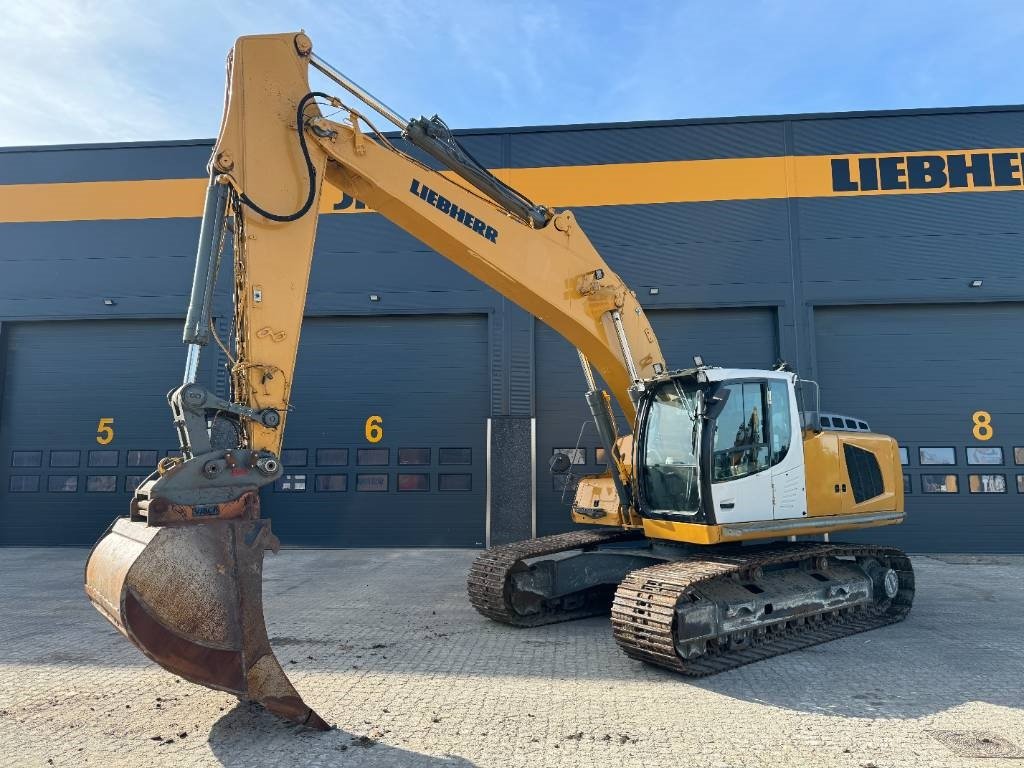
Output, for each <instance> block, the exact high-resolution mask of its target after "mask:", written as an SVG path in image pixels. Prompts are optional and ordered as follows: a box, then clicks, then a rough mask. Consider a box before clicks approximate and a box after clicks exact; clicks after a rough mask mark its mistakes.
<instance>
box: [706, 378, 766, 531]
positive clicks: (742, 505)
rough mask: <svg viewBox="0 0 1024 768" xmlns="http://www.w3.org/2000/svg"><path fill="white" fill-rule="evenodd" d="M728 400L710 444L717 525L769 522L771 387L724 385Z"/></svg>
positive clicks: (722, 394)
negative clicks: (769, 407)
mask: <svg viewBox="0 0 1024 768" xmlns="http://www.w3.org/2000/svg"><path fill="white" fill-rule="evenodd" d="M716 396H717V397H724V398H725V402H724V404H723V405H722V408H721V410H720V411H719V413H718V416H717V417H716V418H715V421H714V434H713V435H712V439H711V443H712V449H711V495H712V503H713V504H714V511H715V518H716V520H717V521H718V522H719V523H739V522H750V521H755V520H771V519H772V518H773V517H774V514H775V512H774V502H773V499H772V473H771V471H770V470H771V463H770V458H771V451H770V447H769V442H768V425H767V423H766V418H765V416H766V413H767V407H766V406H767V387H766V382H764V381H737V382H729V383H725V384H722V385H720V386H719V387H718V389H717V390H716Z"/></svg>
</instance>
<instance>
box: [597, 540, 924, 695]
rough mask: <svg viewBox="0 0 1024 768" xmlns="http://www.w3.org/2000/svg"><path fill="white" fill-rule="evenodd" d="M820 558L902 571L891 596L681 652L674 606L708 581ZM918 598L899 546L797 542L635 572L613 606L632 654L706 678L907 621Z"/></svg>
mask: <svg viewBox="0 0 1024 768" xmlns="http://www.w3.org/2000/svg"><path fill="white" fill-rule="evenodd" d="M820 557H846V558H849V557H874V558H877V559H879V560H880V561H881V562H883V563H887V564H888V566H889V567H890V568H892V569H893V570H894V571H895V572H896V574H897V576H898V577H899V588H898V591H897V593H896V596H895V597H894V598H893V599H891V600H886V601H884V602H881V603H873V604H869V605H860V606H852V607H849V608H840V609H836V610H828V611H823V612H820V613H817V614H813V615H810V616H806V617H802V618H799V619H791V620H787V621H779V622H775V623H772V624H766V625H762V627H761V628H758V629H757V630H756V631H753V632H751V631H749V630H748V631H747V632H746V633H745V635H744V638H743V642H742V643H739V642H734V639H733V638H730V637H728V636H723V637H718V638H715V639H713V640H712V641H710V642H708V643H707V646H706V650H705V652H704V653H703V654H702V655H700V656H697V657H694V658H689V659H683V658H682V657H681V656H680V655H679V654H678V653H677V652H676V645H675V637H674V631H675V609H676V606H677V605H678V604H679V602H680V601H681V600H686V599H688V596H689V594H690V593H691V592H692V591H693V590H695V589H697V588H699V586H700V585H701V584H703V583H706V582H709V581H711V580H714V579H719V578H722V577H728V576H731V575H732V574H744V573H749V572H752V571H755V570H756V569H758V568H763V567H766V566H774V565H780V564H785V563H793V562H798V561H801V560H807V559H811V558H820ZM913 601H914V571H913V568H912V566H911V564H910V559H909V558H908V557H907V556H906V555H905V554H904V553H903V552H901V551H900V550H898V549H892V548H889V547H875V546H862V545H857V544H824V543H812V542H796V543H792V544H786V545H774V546H769V547H766V548H758V549H744V550H735V551H734V552H732V553H718V552H716V553H708V555H707V556H696V557H693V558H689V559H686V560H681V561H675V562H669V563H662V564H660V565H653V566H651V567H649V568H641V569H639V570H636V571H633V572H632V573H630V574H629V575H628V576H627V577H626V578H625V579H624V580H623V582H622V583H621V584H620V585H619V588H618V590H617V591H616V593H615V600H614V602H613V605H612V628H613V631H614V635H615V641H616V642H617V643H618V644H619V647H620V648H622V650H623V651H625V652H626V654H627V655H628V656H630V657H632V658H634V659H639V660H640V661H645V662H648V663H650V664H657V665H658V666H662V667H666V668H668V669H671V670H674V671H676V672H680V673H682V674H684V675H689V676H695V677H700V676H704V675H712V674H715V673H717V672H722V671H725V670H727V669H733V668H734V667H739V666H743V665H744V664H750V663H751V662H754V661H760V660H761V659H766V658H769V657H771V656H778V655H780V654H783V653H789V652H790V651H795V650H798V649H800V648H806V647H808V646H812V645H817V644H818V643H824V642H828V641H829V640H835V639H838V638H841V637H846V636H847V635H852V634H856V633H858V632H865V631H867V630H870V629H874V628H876V627H881V626H885V625H887V624H893V623H895V622H898V621H901V620H903V619H904V618H905V617H906V615H907V614H908V613H909V612H910V607H911V605H912V604H913Z"/></svg>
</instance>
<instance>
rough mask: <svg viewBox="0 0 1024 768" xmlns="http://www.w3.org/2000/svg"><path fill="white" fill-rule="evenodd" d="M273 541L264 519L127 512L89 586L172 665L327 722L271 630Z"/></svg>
mask: <svg viewBox="0 0 1024 768" xmlns="http://www.w3.org/2000/svg"><path fill="white" fill-rule="evenodd" d="M276 548H277V539H276V537H275V536H274V535H273V534H272V533H271V531H270V520H266V519H257V520H223V521H211V522H209V523H202V524H192V525H178V526H162V527H155V526H149V525H147V524H146V523H145V522H132V521H130V520H129V519H128V518H120V519H118V520H117V521H116V522H115V523H114V525H113V526H112V528H111V530H110V531H109V532H108V533H107V535H106V536H104V537H103V538H102V539H100V541H99V542H98V543H97V544H96V546H95V547H94V548H93V551H92V553H91V554H90V555H89V560H88V562H87V563H86V567H85V592H86V594H87V595H88V596H89V599H90V600H91V601H92V603H93V605H95V606H96V608H97V609H98V610H99V611H100V613H102V614H103V615H104V616H105V617H106V618H107V619H108V620H109V621H110V622H111V623H112V624H113V625H114V626H115V627H117V629H118V630H119V631H120V632H121V633H122V634H123V635H125V637H127V638H128V639H129V640H131V641H132V643H134V644H135V645H136V646H137V647H138V648H139V649H140V650H141V651H142V652H143V653H144V654H146V656H148V657H149V658H150V659H152V660H153V661H155V662H156V663H157V664H159V665H160V666H162V667H163V668H164V669H166V670H168V671H169V672H172V673H174V674H176V675H179V676H180V677H183V678H185V679H186V680H189V681H191V682H193V683H197V684H199V685H204V686H206V687H207V688H213V689H216V690H220V691H226V692H228V693H232V694H234V695H236V696H238V697H239V698H241V699H245V700H251V701H256V702H258V703H260V704H262V705H263V706H264V707H266V708H267V709H268V710H270V711H271V712H274V713H275V714H277V715H279V716H280V717H282V718H284V719H286V720H290V721H292V722H294V723H298V724H300V725H304V726H306V727H309V728H315V729H317V730H326V729H327V728H328V727H329V726H328V725H327V723H326V722H324V720H323V719H322V718H321V717H320V716H319V715H318V714H317V713H316V712H314V711H313V710H312V709H311V708H310V707H308V706H307V705H306V704H305V702H303V700H302V697H301V696H299V694H298V691H296V690H295V688H294V686H292V684H291V681H290V680H289V679H288V676H287V675H286V674H285V673H284V670H283V669H282V668H281V665H280V663H279V662H278V660H277V658H276V657H275V656H274V652H273V650H272V649H271V647H270V639H269V638H268V637H267V628H266V624H265V622H264V618H263V551H264V550H265V549H275V550H276Z"/></svg>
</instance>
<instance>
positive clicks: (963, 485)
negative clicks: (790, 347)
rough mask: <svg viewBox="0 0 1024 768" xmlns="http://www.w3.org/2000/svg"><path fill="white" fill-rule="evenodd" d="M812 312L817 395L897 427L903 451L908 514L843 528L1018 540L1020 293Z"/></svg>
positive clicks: (970, 543) (1023, 374)
mask: <svg viewBox="0 0 1024 768" xmlns="http://www.w3.org/2000/svg"><path fill="white" fill-rule="evenodd" d="M814 317H815V345H816V353H817V364H818V378H819V383H820V384H821V400H822V407H823V408H824V409H826V410H831V411H835V412H838V413H842V414H848V415H853V416H858V417H860V418H863V419H865V420H867V421H868V423H869V424H870V426H871V428H872V429H873V430H875V431H876V432H882V433H885V434H889V435H892V436H893V437H895V438H896V439H897V440H898V441H899V444H900V446H901V447H902V448H904V449H905V458H906V461H907V465H906V466H904V468H903V471H904V474H905V477H904V488H905V490H906V491H907V496H906V507H907V512H908V515H907V522H906V523H904V524H903V525H901V526H896V527H891V528H879V529H875V530H868V531H860V532H856V533H850V534H843V537H844V538H851V539H856V540H859V541H867V540H871V541H878V542H881V543H892V544H896V545H897V546H901V547H903V548H904V549H908V550H910V551H914V552H1019V551H1020V550H1021V546H1022V544H1021V543H1022V542H1024V513H1022V509H1024V505H1022V501H1024V495H1022V494H1024V405H1022V402H1024V401H1022V399H1021V394H1020V393H1021V381H1024V355H1022V354H1021V352H1020V329H1021V328H1022V327H1024V304H1020V303H1002V304H955V305H929V306H870V307H865V306H861V307H819V308H817V309H816V310H815V313H814ZM837 537H838V536H837Z"/></svg>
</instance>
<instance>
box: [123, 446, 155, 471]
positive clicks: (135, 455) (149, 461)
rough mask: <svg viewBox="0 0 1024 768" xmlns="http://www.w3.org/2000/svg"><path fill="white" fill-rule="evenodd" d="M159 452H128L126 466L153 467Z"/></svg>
mask: <svg viewBox="0 0 1024 768" xmlns="http://www.w3.org/2000/svg"><path fill="white" fill-rule="evenodd" d="M159 453H160V452H159V451H148V450H135V451H128V453H127V457H126V460H127V464H128V466H129V467H155V466H156V462H157V456H158V455H159Z"/></svg>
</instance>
